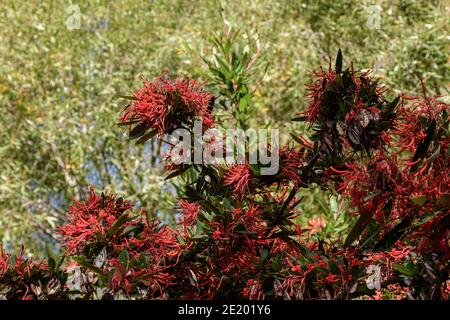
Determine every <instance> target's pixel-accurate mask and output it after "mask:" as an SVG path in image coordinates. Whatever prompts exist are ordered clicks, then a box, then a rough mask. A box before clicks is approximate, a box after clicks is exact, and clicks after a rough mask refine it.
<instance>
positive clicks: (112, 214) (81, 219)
mask: <svg viewBox="0 0 450 320" xmlns="http://www.w3.org/2000/svg"><path fill="white" fill-rule="evenodd" d="M74 202H75V204H74V205H72V206H70V207H69V215H70V218H69V219H70V220H69V222H68V223H67V224H65V225H64V226H62V227H61V226H60V227H58V228H59V229H60V234H62V236H63V240H62V241H63V245H65V246H67V248H68V252H69V253H75V252H81V251H82V250H83V248H84V246H85V245H86V244H88V243H90V242H96V241H98V240H99V239H101V238H104V237H105V236H106V233H107V232H108V230H110V229H111V227H112V225H113V224H114V223H115V222H116V220H117V218H119V217H120V216H121V215H122V214H124V213H125V212H126V211H127V210H129V209H131V208H132V207H133V206H134V203H133V202H130V201H126V200H123V199H122V198H117V199H116V198H115V197H114V196H112V195H98V194H96V193H95V191H94V189H93V188H92V187H91V188H90V197H89V199H87V200H85V201H80V202H78V201H74Z"/></svg>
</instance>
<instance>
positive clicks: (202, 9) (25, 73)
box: [0, 0, 449, 259]
mask: <svg viewBox="0 0 450 320" xmlns="http://www.w3.org/2000/svg"><path fill="white" fill-rule="evenodd" d="M72 5H73V6H75V5H78V6H79V10H80V14H81V16H80V25H79V28H78V29H77V28H74V29H68V28H67V26H66V24H67V22H68V20H70V18H71V17H73V16H74V15H75V13H76V10H73V9H74V7H73V6H72ZM372 5H379V6H380V28H379V29H377V28H375V29H371V28H368V27H367V25H366V24H367V20H368V17H369V13H370V12H369V11H368V8H369V7H370V6H372ZM220 6H222V7H223V10H222V14H223V16H224V19H222V18H221V15H220V11H219V8H220ZM0 9H1V10H0V74H1V75H2V76H1V77H0V110H1V112H0V127H1V129H0V139H1V141H2V145H1V146H0V160H1V161H0V242H2V243H3V245H4V247H5V250H7V251H8V252H15V253H18V252H20V250H21V245H22V244H24V246H25V248H24V252H23V254H24V255H25V256H27V257H33V258H34V259H40V258H43V257H46V256H47V255H48V254H47V251H50V252H52V251H54V252H59V251H60V248H59V241H58V237H57V236H56V231H55V230H56V225H58V224H62V223H64V221H65V218H66V217H65V212H67V210H68V205H69V204H70V202H71V201H72V198H77V199H80V198H81V197H82V196H83V195H84V194H87V193H89V187H88V186H89V185H93V186H94V188H95V189H96V190H97V191H99V190H104V191H108V192H110V193H115V194H125V195H127V196H128V197H129V198H130V199H133V200H135V201H136V202H137V205H138V206H141V207H144V208H146V209H148V211H149V214H154V215H158V216H159V217H160V218H161V220H162V221H164V223H167V224H168V225H169V226H171V227H174V226H175V222H176V221H175V217H176V216H177V215H176V212H175V210H174V208H175V204H176V200H175V197H176V194H177V190H179V189H181V188H182V186H183V185H184V179H185V177H184V176H179V177H177V178H175V179H171V180H167V181H165V180H164V179H163V177H164V175H163V172H162V168H161V166H160V164H161V158H160V156H159V154H160V145H159V144H158V139H152V140H150V141H148V142H147V143H145V144H143V145H134V144H130V143H128V141H127V140H126V137H125V136H124V135H123V134H122V130H121V128H120V127H117V126H113V125H112V124H113V123H115V122H117V110H118V108H119V106H118V104H120V103H121V102H120V101H119V100H117V99H115V96H116V95H120V94H126V92H127V91H129V89H130V88H137V87H138V86H139V84H140V83H141V75H145V76H147V77H153V76H154V75H159V74H161V73H162V72H163V71H164V70H166V69H167V70H168V71H169V74H170V75H172V76H173V75H179V76H181V77H187V76H189V77H190V78H193V79H199V81H200V82H203V81H204V80H208V82H207V84H206V85H205V90H207V91H208V92H211V93H213V94H214V95H215V96H216V98H218V100H217V101H216V104H218V105H227V106H231V105H233V106H235V105H236V104H237V103H238V101H242V107H244V106H246V107H245V108H246V109H247V110H245V113H244V112H242V113H241V114H240V115H239V117H240V118H239V119H240V120H239V121H240V124H241V126H242V127H244V126H248V127H267V128H270V127H276V128H280V130H282V129H284V131H285V132H286V134H282V135H281V138H282V139H284V142H282V144H285V143H287V141H288V140H289V137H290V136H289V134H288V132H290V131H295V135H297V136H300V135H301V134H304V133H307V132H308V131H307V130H308V125H307V124H306V123H303V122H291V121H290V118H291V117H292V114H293V113H294V112H297V111H303V110H305V108H306V107H307V106H308V102H307V100H306V99H304V95H305V90H306V87H305V84H306V83H309V82H310V77H309V74H310V73H311V71H312V70H313V69H315V68H316V66H319V65H320V64H321V63H322V61H325V60H326V59H328V57H329V56H334V55H335V54H336V52H337V50H338V48H339V47H340V48H342V49H343V51H344V52H346V55H347V56H349V57H352V58H353V60H354V61H355V62H357V63H358V65H359V66H363V67H366V68H370V69H372V70H373V74H374V75H375V76H376V77H377V78H380V82H382V83H384V84H385V85H387V86H388V87H389V88H391V89H392V91H389V92H387V93H386V95H387V98H389V99H390V100H392V99H393V98H394V97H395V95H398V94H400V93H404V94H407V95H414V94H416V93H417V92H420V90H421V89H420V87H421V86H420V81H418V76H420V77H423V79H424V80H425V82H426V83H427V89H428V91H429V95H430V96H431V95H434V94H441V95H443V96H446V95H447V99H448V93H449V91H448V78H449V74H448V70H449V69H448V30H449V19H448V12H449V3H448V1H439V0H432V1H430V0H396V1H390V0H389V1H388V0H377V1H350V0H342V1H335V0H321V1H316V0H314V1H313V0H298V1H291V0H281V1H280V0H251V1H247V0H236V1H219V0H202V1H195V4H193V1H191V0H152V1H126V0H124V1H104V0H96V1H60V0H48V1H41V2H37V1H15V0H3V1H1V4H0ZM224 25H225V26H229V27H230V29H231V27H233V26H234V28H235V30H236V29H239V30H241V32H240V33H239V34H237V35H235V36H233V37H232V38H229V39H227V37H226V36H225V35H224V32H223V29H224ZM211 34H213V35H214V36H213V37H211ZM233 34H234V33H233ZM210 37H211V39H210ZM210 40H211V41H210ZM227 42H228V45H225V44H226V43H227ZM218 43H221V44H224V46H223V49H226V48H229V47H230V45H231V46H232V47H233V48H234V49H235V50H237V52H239V55H238V56H239V57H240V58H241V59H243V56H244V55H245V54H246V53H247V60H246V61H244V60H242V62H243V63H244V64H246V63H247V62H251V61H252V58H253V57H254V54H255V53H258V57H259V59H257V60H256V65H254V67H253V68H251V70H250V71H251V74H248V73H246V71H245V69H243V68H242V69H240V70H237V71H236V70H234V71H236V72H234V71H233V73H232V74H231V73H230V74H229V77H228V83H222V80H221V79H220V78H219V77H218V76H217V74H216V75H212V74H211V72H210V71H209V69H208V66H209V65H211V66H213V67H217V66H218V65H219V63H218V61H217V60H216V57H215V55H217V56H218V57H219V58H220V60H222V61H223V62H225V64H226V65H227V66H230V65H231V60H232V57H231V55H226V54H224V52H223V51H224V50H222V48H220V46H217V44H218ZM227 50H229V49H227ZM230 81H234V82H236V83H240V84H244V86H245V88H246V90H242V91H241V90H239V91H240V92H239V94H238V95H236V97H234V98H233V99H232V101H231V100H230V99H224V100H222V101H220V100H219V98H220V97H226V96H229V95H230V94H231V93H232V92H231V91H230V90H234V89H233V87H230V86H229V83H230ZM446 102H447V103H448V102H449V101H448V100H447V101H446ZM233 109H234V110H236V108H233ZM214 112H215V115H216V117H217V118H219V119H220V123H219V124H218V125H219V126H220V125H222V123H223V122H225V121H227V120H226V119H228V118H229V114H226V113H225V112H223V111H222V109H220V108H215V110H214ZM222 113H223V114H222ZM227 125H228V124H227ZM298 196H299V197H302V202H301V203H300V204H299V208H300V209H301V211H302V214H301V215H300V216H298V217H297V218H296V222H298V223H299V224H301V225H302V226H304V227H305V228H310V229H309V230H310V233H311V236H312V237H314V238H316V239H317V240H324V239H332V240H333V241H334V240H337V239H338V238H339V237H343V236H345V234H346V233H347V232H348V229H349V228H350V227H351V226H352V225H353V223H354V222H355V219H356V216H355V217H354V216H351V215H344V214H341V213H342V212H345V211H347V207H348V206H349V203H348V201H344V197H342V196H341V195H340V194H338V193H336V192H334V190H332V189H329V190H320V188H319V187H318V186H317V185H310V187H309V188H308V189H300V190H299V192H298ZM47 247H48V248H47Z"/></svg>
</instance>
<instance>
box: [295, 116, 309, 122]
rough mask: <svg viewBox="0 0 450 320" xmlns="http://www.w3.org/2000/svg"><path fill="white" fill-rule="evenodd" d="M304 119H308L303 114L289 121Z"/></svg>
mask: <svg viewBox="0 0 450 320" xmlns="http://www.w3.org/2000/svg"><path fill="white" fill-rule="evenodd" d="M306 120H308V118H307V117H305V116H299V117H295V118H292V119H291V121H306Z"/></svg>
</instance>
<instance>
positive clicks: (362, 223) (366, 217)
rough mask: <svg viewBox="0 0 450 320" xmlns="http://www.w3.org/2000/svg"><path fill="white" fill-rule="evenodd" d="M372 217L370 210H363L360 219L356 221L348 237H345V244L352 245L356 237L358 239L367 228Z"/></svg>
mask: <svg viewBox="0 0 450 320" xmlns="http://www.w3.org/2000/svg"><path fill="white" fill-rule="evenodd" d="M371 218H372V214H371V213H370V212H369V211H366V212H363V213H362V214H361V216H360V217H359V219H358V221H356V223H355V225H354V226H353V228H352V230H351V231H350V233H349V234H348V236H347V238H346V239H345V242H344V245H345V246H350V245H351V244H352V243H353V242H354V241H355V240H356V239H358V237H359V236H360V235H361V233H362V232H363V231H364V230H365V229H366V227H367V225H368V224H369V222H370V219H371Z"/></svg>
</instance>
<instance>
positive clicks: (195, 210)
mask: <svg viewBox="0 0 450 320" xmlns="http://www.w3.org/2000/svg"><path fill="white" fill-rule="evenodd" d="M178 205H179V206H180V208H181V210H182V212H183V226H184V227H186V226H191V225H192V224H193V223H194V222H195V219H197V216H198V214H199V213H200V210H201V206H200V205H199V204H197V203H191V202H189V201H186V200H182V199H181V200H178Z"/></svg>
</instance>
